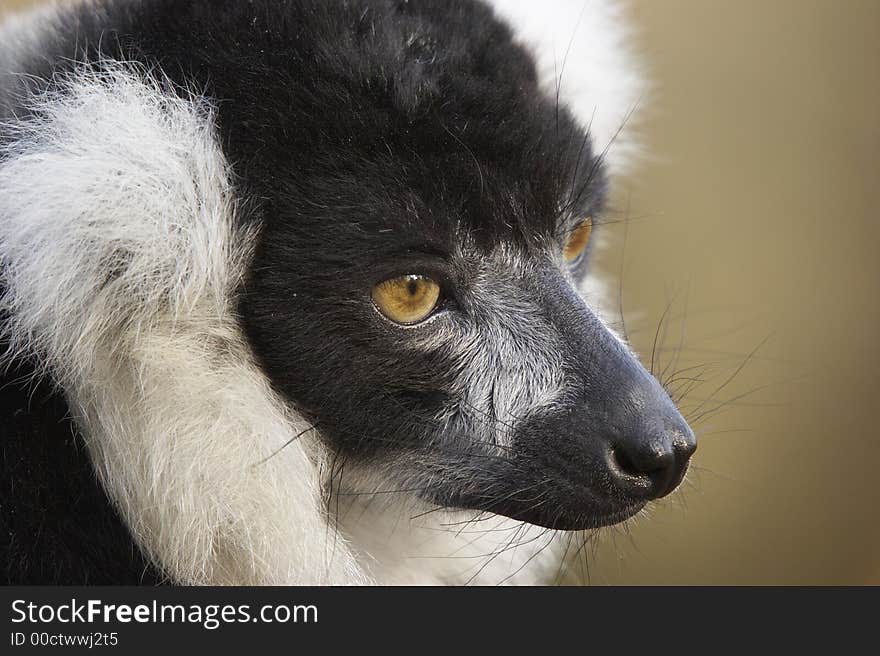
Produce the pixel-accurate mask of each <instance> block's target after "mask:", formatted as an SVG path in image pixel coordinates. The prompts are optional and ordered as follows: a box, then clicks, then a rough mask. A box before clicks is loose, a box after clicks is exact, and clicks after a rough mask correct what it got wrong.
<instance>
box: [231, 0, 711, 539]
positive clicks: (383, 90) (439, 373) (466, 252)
mask: <svg viewBox="0 0 880 656" xmlns="http://www.w3.org/2000/svg"><path fill="white" fill-rule="evenodd" d="M468 11H475V12H479V11H483V9H482V8H481V7H480V6H479V5H474V6H473V7H471V6H469V9H468ZM401 20H404V22H405V19H401ZM413 20H415V19H413ZM449 21H457V23H458V24H456V25H455V28H454V29H444V28H445V27H448V26H444V23H446V22H449ZM473 24H474V25H475V26H477V25H479V26H480V27H479V30H478V29H477V27H473V28H471V29H469V28H468V27H467V25H468V19H467V16H462V15H451V17H450V16H447V14H445V13H443V12H440V11H439V10H438V15H437V16H435V17H434V22H433V23H425V22H423V21H421V20H420V21H419V26H420V29H419V31H418V34H419V35H420V36H419V37H418V38H417V39H415V40H413V41H412V42H407V45H406V48H405V50H404V56H402V57H400V58H399V59H395V60H394V61H395V67H390V69H389V68H381V67H377V68H375V69H371V70H366V71H364V70H361V69H359V68H358V67H356V66H354V65H352V66H351V67H348V68H346V67H344V66H340V58H344V57H345V56H346V55H345V53H342V54H340V53H333V54H326V53H325V54H323V55H322V54H318V55H317V60H316V61H317V66H318V71H317V75H316V78H315V79H313V80H300V81H299V82H300V86H299V87H297V88H296V90H295V92H293V91H291V89H290V88H288V87H284V88H279V89H277V90H268V91H267V92H266V93H267V95H269V96H270V99H269V101H268V102H266V103H265V105H264V106H263V107H261V108H254V107H248V108H247V111H248V112H249V114H248V116H247V119H248V120H246V121H245V120H242V116H240V115H239V114H237V112H238V111H240V110H238V109H236V108H235V107H234V106H233V107H229V108H224V107H223V106H221V107H220V121H221V124H222V123H223V122H225V123H227V124H229V125H234V126H235V129H234V130H233V129H230V130H228V133H229V134H230V135H232V136H231V137H230V138H231V139H232V141H233V143H232V148H233V150H234V151H235V152H237V153H246V155H245V156H241V157H240V160H239V162H238V164H239V166H240V171H243V172H244V175H243V180H244V181H243V183H242V184H243V186H244V188H245V189H246V190H247V192H248V197H249V198H252V199H258V200H255V201H254V202H253V205H252V206H251V208H250V210H249V211H250V212H251V213H252V214H253V216H254V217H255V220H257V221H258V223H259V224H260V226H261V234H260V240H259V245H258V247H257V251H256V253H255V256H254V261H253V266H252V268H251V273H250V276H249V279H248V280H247V281H246V283H245V284H244V287H243V289H242V292H241V296H240V306H239V308H240V313H241V316H242V318H243V323H244V327H245V331H246V333H247V335H248V337H249V341H251V343H252V344H253V346H254V350H255V353H256V356H257V358H258V359H259V360H260V362H261V365H262V366H263V368H264V369H265V371H266V372H267V374H268V376H269V378H270V379H271V381H272V383H273V384H274V386H275V387H276V389H277V391H278V392H279V393H280V394H281V395H282V396H283V397H284V398H285V400H286V401H287V402H288V403H289V404H290V405H291V406H292V407H294V408H296V410H297V411H298V412H300V413H302V414H303V415H304V416H306V417H307V418H308V419H309V420H310V421H312V422H313V423H314V424H315V426H316V427H317V429H318V431H319V433H320V435H321V436H322V438H323V440H324V442H325V444H326V446H327V448H329V449H330V450H331V451H332V452H333V453H334V454H336V456H337V457H339V458H342V459H344V461H345V462H346V467H348V468H350V469H355V470H357V469H360V470H364V471H366V470H369V471H370V472H372V477H371V478H372V480H373V481H375V479H376V478H377V473H378V476H379V477H380V478H382V479H384V480H385V481H386V483H385V485H384V487H387V488H391V489H397V490H408V491H411V493H412V494H414V495H416V496H418V497H420V498H422V499H424V500H426V501H428V502H431V503H434V504H437V505H440V506H450V507H458V508H467V509H476V510H485V511H490V512H493V513H499V514H503V515H506V516H509V517H512V518H515V519H519V520H524V521H527V522H530V523H533V524H538V525H541V526H546V527H551V528H557V529H583V528H590V527H595V526H601V525H605V524H610V523H614V522H617V521H620V520H622V519H625V518H626V517H629V516H631V515H632V514H634V513H635V512H637V511H638V510H640V509H641V508H642V507H643V506H644V504H645V503H646V502H647V501H648V500H650V499H655V498H658V497H661V496H663V495H665V494H667V493H669V492H670V491H671V490H673V489H674V488H675V487H676V486H677V485H678V483H679V482H680V481H681V480H682V477H683V476H684V473H685V471H686V468H687V463H688V458H689V457H690V455H691V454H692V452H693V451H694V448H695V439H694V435H693V433H692V432H691V430H690V429H689V427H688V426H687V424H686V422H685V421H684V420H683V419H682V417H681V416H680V415H679V413H678V411H677V410H676V408H675V406H674V404H673V402H672V401H671V400H670V398H669V397H668V395H667V394H666V392H665V391H664V390H663V389H662V387H661V386H660V385H659V383H658V382H657V381H656V380H655V379H654V378H653V377H652V376H651V375H650V374H649V373H648V372H647V371H645V369H644V368H643V367H642V366H641V365H640V364H639V362H638V360H637V359H636V357H635V356H634V355H633V354H632V353H631V351H630V350H629V349H628V348H627V347H626V346H625V345H624V344H623V343H622V341H621V340H620V339H619V338H618V337H617V336H615V335H614V334H613V333H612V332H611V331H610V330H609V329H608V328H607V327H606V326H605V325H604V324H603V322H602V321H601V320H600V318H599V317H598V316H597V315H596V314H595V313H594V311H593V310H592V309H591V307H590V305H589V303H588V302H587V301H586V300H585V299H584V298H583V297H582V295H581V294H580V293H579V287H580V285H581V283H582V281H583V278H584V277H585V276H586V274H587V268H588V262H589V256H590V250H591V247H590V241H591V240H590V237H591V233H592V231H594V230H601V224H602V216H603V201H604V194H605V179H606V176H605V171H604V165H603V158H602V152H601V145H599V147H597V145H596V144H593V143H592V142H591V139H590V136H589V132H588V130H587V129H586V128H585V126H582V125H579V124H578V123H577V122H576V121H575V120H574V119H573V118H572V116H571V115H570V114H569V112H568V111H567V110H566V109H565V107H563V106H560V105H559V104H558V102H556V101H555V99H554V98H552V97H548V96H547V95H546V94H545V93H543V92H542V91H541V89H539V85H538V82H537V76H536V73H535V70H534V64H533V63H532V61H531V59H530V58H529V56H528V55H527V54H526V52H525V51H524V50H522V49H520V48H519V47H518V46H516V45H514V43H513V42H512V40H511V38H510V35H509V33H508V31H507V29H506V28H505V27H503V26H502V25H501V24H499V23H494V22H493V23H488V25H489V26H490V29H486V25H487V23H486V21H485V20H481V21H474V22H473ZM388 29H392V28H390V27H389V28H388ZM393 29H395V30H397V29H401V23H399V22H398V23H395V25H394V26H393ZM402 32H404V33H407V30H406V29H405V25H404V27H403V29H402ZM448 34H454V35H456V38H461V39H463V40H462V43H461V44H459V46H455V44H450V43H445V42H444V38H446V37H445V36H444V35H448ZM386 37H387V35H385V37H383V39H384V41H382V40H381V39H379V40H377V42H379V41H382V42H387V41H388V39H387V38H386ZM464 37H467V38H466V39H465V38H464ZM391 41H392V42H393V39H392V40H391ZM375 45H376V43H374V42H372V41H371V40H370V39H368V38H367V39H364V40H363V41H360V42H356V45H355V46H353V48H352V49H353V52H351V53H349V56H351V57H352V60H351V61H353V62H354V61H372V62H376V61H377V60H378V61H380V62H381V60H382V58H381V57H378V58H377V57H375V56H374V57H372V58H369V57H366V56H361V55H363V53H359V52H358V49H359V48H362V49H369V48H371V47H373V46H375ZM407 49H408V50H407ZM322 57H323V58H324V59H322ZM438 57H443V58H444V61H443V65H442V66H439V65H434V64H435V62H436V61H437V59H438ZM322 66H324V67H326V69H327V71H328V72H329V71H332V72H333V73H334V74H335V75H336V76H337V79H336V80H335V81H334V83H333V84H327V83H326V77H324V76H322V75H321V67H322ZM340 71H344V73H342V77H341V79H339V76H340ZM273 94H274V96H273ZM280 106H283V107H285V108H288V109H290V108H293V111H291V112H290V113H289V114H288V115H292V116H308V117H309V125H308V126H307V132H303V130H302V127H301V126H297V125H294V123H293V122H292V120H291V121H288V120H285V119H284V118H281V119H279V117H278V116H279V114H278V112H277V111H276V108H277V107H280ZM331 107H332V108H333V109H332V110H331V109H329V108H331ZM255 114H256V115H255ZM267 131H269V132H271V134H267ZM297 135H299V136H297ZM253 143H259V144H261V147H260V148H259V149H257V148H251V147H250V145H251V144H253ZM367 491H370V490H367Z"/></svg>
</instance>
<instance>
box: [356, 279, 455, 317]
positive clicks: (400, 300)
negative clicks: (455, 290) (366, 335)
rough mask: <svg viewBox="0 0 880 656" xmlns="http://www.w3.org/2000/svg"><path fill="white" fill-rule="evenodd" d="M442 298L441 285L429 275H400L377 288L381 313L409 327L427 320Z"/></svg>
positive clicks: (377, 302) (374, 299)
mask: <svg viewBox="0 0 880 656" xmlns="http://www.w3.org/2000/svg"><path fill="white" fill-rule="evenodd" d="M439 299H440V285H438V284H437V283H436V282H434V281H433V280H431V279H430V278H427V277H425V276H400V277H399V278H392V279H391V280H386V281H385V282H380V283H379V284H378V285H376V286H375V287H373V302H374V303H375V304H376V307H377V308H379V311H380V312H381V313H382V314H384V315H385V316H386V317H388V318H389V319H391V321H394V322H395V323H400V324H403V325H405V326H409V325H412V324H414V323H418V322H419V321H423V320H424V319H427V318H428V316H429V315H430V314H431V312H433V311H434V308H435V307H437V301H438V300H439Z"/></svg>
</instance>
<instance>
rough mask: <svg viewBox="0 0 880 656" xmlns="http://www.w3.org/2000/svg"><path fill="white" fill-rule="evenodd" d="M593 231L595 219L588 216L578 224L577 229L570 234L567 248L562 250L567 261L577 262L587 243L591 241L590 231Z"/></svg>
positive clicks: (566, 244) (566, 243)
mask: <svg viewBox="0 0 880 656" xmlns="http://www.w3.org/2000/svg"><path fill="white" fill-rule="evenodd" d="M592 232H593V219H591V218H588V219H586V220H585V221H584V222H583V223H581V224H580V226H578V228H577V230H575V231H574V232H573V233H571V235H569V237H568V241H567V242H565V248H564V249H563V251H562V253H563V255H564V256H565V261H566V262H569V263H572V262H575V261H576V260H577V259H578V258H579V257H580V256H581V255H582V254H583V252H584V251H585V250H586V248H587V244H589V243H590V233H592Z"/></svg>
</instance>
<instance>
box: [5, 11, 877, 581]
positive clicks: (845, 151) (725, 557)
mask: <svg viewBox="0 0 880 656" xmlns="http://www.w3.org/2000/svg"><path fill="white" fill-rule="evenodd" d="M24 4H28V3H27V2H26V1H25V2H23V1H21V0H0V11H2V9H4V8H10V7H13V6H21V5H24ZM629 13H630V15H631V17H632V21H633V23H634V25H635V27H636V28H637V30H638V33H637V34H636V35H635V39H636V42H637V43H638V45H639V48H640V50H641V51H642V52H643V53H644V57H645V61H646V63H647V65H648V67H649V69H650V71H651V75H652V77H653V79H654V80H655V82H656V93H655V97H654V98H653V99H652V100H651V101H650V102H648V103H646V106H645V108H646V109H648V110H649V113H648V114H647V115H645V116H644V117H643V120H642V126H643V131H644V135H645V142H646V145H647V147H648V150H649V151H650V153H651V154H652V157H651V158H650V159H649V161H647V162H646V163H645V164H644V165H643V166H642V167H641V168H640V169H639V170H638V171H637V172H636V175H634V176H632V178H631V179H630V180H627V181H623V184H621V185H620V186H619V187H618V193H617V199H616V206H617V209H618V211H619V214H620V216H621V217H628V218H629V220H628V221H625V222H621V223H619V224H616V225H615V226H614V235H613V237H614V239H613V243H614V248H613V249H611V251H610V252H609V253H607V254H606V255H604V256H603V257H602V258H601V261H600V263H599V264H600V266H601V267H602V268H604V269H606V271H608V272H609V273H610V274H611V276H612V277H613V278H615V279H619V278H622V285H620V289H621V290H622V298H623V304H624V308H625V311H626V312H625V316H626V323H627V327H628V329H629V333H630V337H631V339H632V341H633V343H634V344H635V346H636V347H637V348H638V349H639V351H640V352H641V353H643V354H645V359H646V360H650V356H651V352H652V350H654V349H653V345H654V336H655V334H656V332H657V331H656V329H657V327H658V324H659V323H660V320H661V317H663V316H664V312H665V317H666V321H665V326H666V329H665V342H664V344H663V346H662V348H661V347H658V348H657V349H656V359H657V360H659V361H660V364H659V365H658V367H657V369H658V370H662V369H664V367H666V365H667V364H668V363H670V362H673V361H674V358H675V351H676V350H677V347H678V345H679V344H682V349H681V353H680V356H679V357H678V360H677V362H675V364H674V366H673V365H670V366H669V368H668V370H667V378H669V377H670V374H671V373H672V371H673V370H674V369H678V370H682V369H686V371H682V372H681V373H679V374H678V382H674V383H673V384H672V387H673V388H674V389H675V388H678V389H679V390H680V391H683V388H684V387H685V386H687V385H688V384H690V383H691V382H693V383H695V384H696V383H698V382H699V381H690V380H687V379H688V378H698V379H702V380H703V381H705V382H703V383H702V384H701V385H700V387H698V388H696V389H693V390H691V391H690V393H689V394H688V396H687V397H686V398H685V400H684V401H683V407H684V409H685V411H686V412H687V413H688V414H689V416H690V417H691V418H694V419H696V421H694V423H695V427H696V429H697V432H698V435H699V436H700V438H701V443H700V448H699V451H698V453H697V457H696V467H695V471H693V472H692V473H691V474H690V475H689V479H688V482H687V483H686V485H685V487H684V489H683V491H682V492H681V493H680V494H676V495H675V497H674V498H672V499H670V500H667V501H664V502H662V503H660V504H658V505H657V507H656V508H654V509H653V511H652V512H651V513H650V514H649V517H647V518H642V519H638V520H636V521H635V522H633V523H632V524H631V526H629V527H627V528H626V529H624V528H618V529H615V530H608V531H605V534H604V535H603V536H601V540H600V541H599V543H598V544H599V546H598V549H597V551H596V553H595V555H594V556H593V557H592V558H591V561H590V567H589V579H590V581H591V582H592V583H594V584H596V583H603V584H604V583H645V584H649V583H697V584H701V583H729V584H738V583H754V584H764V583H802V584H807V583H810V584H823V583H838V584H840V583H873V584H880V509H878V503H880V491H878V486H880V480H878V476H877V473H878V469H880V430H878V428H877V426H876V425H875V421H876V419H875V417H876V415H877V412H878V410H880V342H878V340H877V335H878V326H880V259H878V257H877V254H876V251H877V249H878V247H880V220H878V208H880V0H821V1H818V0H747V1H742V0H738V1H737V2H733V1H728V0H632V2H631V3H630V7H629ZM624 244H625V248H624ZM621 272H622V276H621V275H620V274H621ZM667 307H669V310H668V311H666V309H667ZM682 331H683V332H682ZM661 332H663V331H661ZM756 347H758V348H757V352H756V353H755V355H754V356H753V357H752V358H751V359H749V360H748V362H746V363H745V366H744V367H743V368H742V370H741V371H740V372H739V373H738V374H737V375H736V376H735V377H734V378H733V379H732V380H730V382H729V383H727V384H726V385H724V383H725V381H727V380H728V379H729V378H730V376H731V374H733V373H734V372H736V371H737V369H738V368H739V365H740V364H742V363H743V361H744V359H745V358H746V356H747V355H748V354H749V353H751V352H752V351H753V350H754V349H755V348H756ZM719 388H721V389H720V390H719ZM716 390H717V393H716ZM713 393H716V394H715V399H716V400H714V401H708V400H706V399H710V398H712V395H713ZM742 395H745V396H742ZM728 399H735V400H734V401H732V402H731V403H730V404H728V405H726V406H724V407H718V408H717V412H716V411H715V409H716V407H717V406H718V402H720V401H724V400H728ZM700 415H703V416H702V418H699V419H697V418H698V417H700Z"/></svg>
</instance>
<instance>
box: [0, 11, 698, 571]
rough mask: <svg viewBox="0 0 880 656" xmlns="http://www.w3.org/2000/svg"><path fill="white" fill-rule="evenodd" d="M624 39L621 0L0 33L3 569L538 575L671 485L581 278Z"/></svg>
mask: <svg viewBox="0 0 880 656" xmlns="http://www.w3.org/2000/svg"><path fill="white" fill-rule="evenodd" d="M627 40H628V38H627V31H626V29H625V27H624V26H623V20H622V17H621V15H620V12H619V10H618V9H617V8H616V7H614V6H612V5H611V4H610V2H608V1H607V0H559V1H556V2H547V3H536V2H531V1H530V0H78V1H68V2H62V3H60V4H57V5H51V6H49V7H44V8H42V9H38V10H37V11H35V12H31V13H28V14H24V15H22V16H19V17H17V18H13V19H10V20H8V21H7V22H6V23H5V25H4V27H3V28H2V33H0V294H2V296H0V298H2V302H0V312H2V315H0V326H2V327H0V335H2V344H0V352H2V356H0V357H2V364H3V374H2V381H0V382H2V387H0V390H2V391H0V450H2V458H0V491H2V498H0V521H2V536H0V541H2V543H3V549H4V551H5V552H4V554H3V557H2V564H3V568H4V572H5V579H6V581H7V582H9V583H48V584H51V583H68V584H70V583H72V584H82V583H89V584H92V583H113V584H123V583H126V584H132V583H143V584H156V583H163V582H171V583H177V584H254V585H261V584H295V585H298V584H344V585H354V584H466V583H472V584H499V583H508V584H537V583H552V582H554V579H555V577H557V575H558V573H559V572H560V569H561V568H562V567H564V566H565V563H566V561H567V559H569V558H570V557H571V554H572V553H573V552H575V551H577V550H578V547H582V546H583V545H580V544H579V543H578V540H579V539H580V536H581V535H584V532H585V531H589V530H591V529H595V528H597V527H602V526H607V525H612V524H615V523H617V522H620V521H623V520H625V519H627V518H629V517H632V516H633V515H635V514H636V513H638V512H639V511H640V510H641V509H642V508H644V507H645V505H646V504H647V503H648V502H650V501H652V500H655V499H659V498H661V497H663V496H665V495H667V494H668V493H669V492H670V491H672V490H673V489H675V488H676V486H677V485H678V484H679V483H680V482H681V480H682V478H683V476H684V475H685V472H686V469H687V466H688V460H689V458H690V456H691V454H692V453H693V451H694V449H695V447H696V441H695V437H694V434H693V432H692V431H691V429H690V428H689V427H688V425H687V423H686V422H685V420H684V419H683V418H682V416H681V415H680V414H679V412H678V410H677V409H676V407H675V405H674V403H673V402H672V400H671V399H670V397H669V396H668V395H667V393H666V391H665V390H664V389H663V387H662V386H661V385H660V384H659V383H658V381H657V380H655V379H654V377H652V376H651V375H650V374H649V373H648V371H646V369H645V368H644V367H643V366H642V364H640V363H639V360H638V358H637V357H636V355H635V354H634V352H633V351H632V350H631V349H630V348H629V347H628V346H627V344H626V343H625V342H624V340H623V339H622V338H621V337H620V336H618V334H617V333H616V332H615V331H614V330H613V329H612V328H611V327H609V326H610V325H611V324H610V319H609V320H607V322H606V320H605V319H603V318H602V297H601V293H600V288H599V286H598V285H597V284H596V283H595V281H594V280H593V276H588V275H587V271H588V263H589V261H590V255H591V253H593V252H594V250H595V248H596V245H595V242H596V239H597V238H601V234H602V223H603V217H605V216H606V213H605V210H604V206H605V202H606V197H607V195H608V188H609V181H610V180H611V177H612V175H614V174H616V173H618V172H620V171H621V170H622V168H623V167H624V166H625V165H626V162H627V161H628V160H629V159H631V155H632V153H633V151H634V149H635V145H634V143H633V140H632V139H631V138H630V137H629V136H628V133H627V130H626V123H627V121H626V119H627V117H628V114H629V113H630V112H631V111H632V109H633V108H634V107H635V106H636V104H637V101H638V96H639V94H640V93H641V78H640V75H639V72H638V68H637V66H636V65H635V63H634V60H633V58H632V56H631V54H630V53H629V50H628V44H627ZM574 536H578V537H577V538H576V539H574ZM573 539H574V542H573ZM573 544H574V546H572V545H573Z"/></svg>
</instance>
